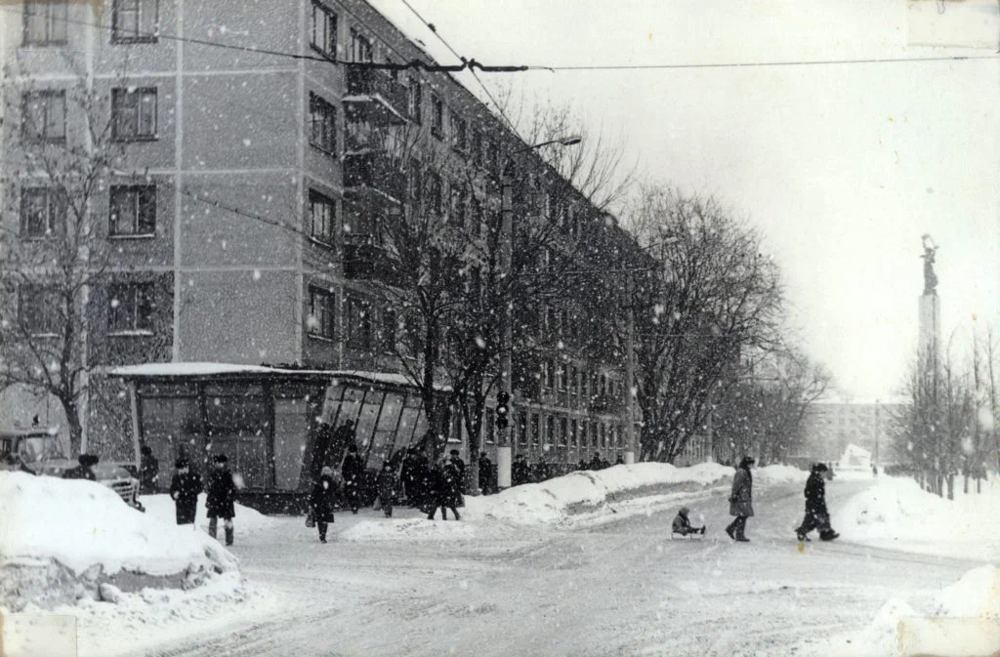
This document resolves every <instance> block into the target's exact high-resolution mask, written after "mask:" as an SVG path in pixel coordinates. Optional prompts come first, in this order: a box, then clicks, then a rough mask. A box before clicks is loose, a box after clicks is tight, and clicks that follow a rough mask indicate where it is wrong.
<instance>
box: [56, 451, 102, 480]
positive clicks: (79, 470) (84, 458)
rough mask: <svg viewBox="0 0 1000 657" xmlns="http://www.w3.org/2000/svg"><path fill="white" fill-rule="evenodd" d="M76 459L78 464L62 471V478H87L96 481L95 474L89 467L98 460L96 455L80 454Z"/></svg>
mask: <svg viewBox="0 0 1000 657" xmlns="http://www.w3.org/2000/svg"><path fill="white" fill-rule="evenodd" d="M76 461H77V463H79V465H78V466H76V467H75V468H70V469H69V470H67V471H66V472H64V473H63V476H62V478H63V479H88V480H90V481H97V475H95V474H94V471H93V470H92V469H91V468H93V467H94V466H95V465H97V464H98V463H99V462H100V459H98V458H97V455H95V454H80V456H79V458H77V459H76Z"/></svg>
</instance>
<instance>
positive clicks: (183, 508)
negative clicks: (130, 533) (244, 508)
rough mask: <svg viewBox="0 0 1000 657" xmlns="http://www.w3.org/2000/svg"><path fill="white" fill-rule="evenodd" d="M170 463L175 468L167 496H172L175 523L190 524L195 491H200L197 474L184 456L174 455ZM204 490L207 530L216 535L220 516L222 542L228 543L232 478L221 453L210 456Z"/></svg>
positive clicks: (233, 492) (233, 495)
mask: <svg viewBox="0 0 1000 657" xmlns="http://www.w3.org/2000/svg"><path fill="white" fill-rule="evenodd" d="M174 467H175V468H176V470H177V472H176V473H175V474H174V476H173V479H172V480H171V482H170V497H171V499H173V500H174V505H175V511H176V517H177V524H178V525H193V524H194V520H195V515H196V513H197V510H198V495H200V494H201V493H202V492H203V491H204V487H203V485H202V481H201V475H199V474H198V473H197V472H194V471H193V470H192V469H191V464H190V463H189V462H188V461H187V459H183V458H181V459H178V460H177V461H176V462H175V463H174ZM207 493H208V494H207V495H206V499H205V510H206V512H207V514H208V533H209V534H211V535H212V538H218V531H219V519H220V518H221V519H222V523H223V527H224V531H225V536H226V545H232V544H233V538H234V534H235V527H234V525H233V519H234V518H235V517H236V482H235V481H234V480H233V473H232V472H231V471H230V470H229V459H228V457H226V455H225V454H217V455H216V456H215V458H213V459H212V470H211V471H210V472H209V474H208V491H207Z"/></svg>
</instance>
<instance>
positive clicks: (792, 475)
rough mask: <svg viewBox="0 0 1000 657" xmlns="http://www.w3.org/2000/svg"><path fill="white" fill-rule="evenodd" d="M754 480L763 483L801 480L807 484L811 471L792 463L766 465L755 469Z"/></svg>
mask: <svg viewBox="0 0 1000 657" xmlns="http://www.w3.org/2000/svg"><path fill="white" fill-rule="evenodd" d="M753 478H754V482H755V483H756V482H760V483H762V484H787V483H795V482H801V483H802V484H803V485H805V482H806V479H808V478H809V473H808V472H806V471H805V470H800V469H799V468H796V467H793V466H790V465H765V466H763V467H760V468H756V469H755V470H753Z"/></svg>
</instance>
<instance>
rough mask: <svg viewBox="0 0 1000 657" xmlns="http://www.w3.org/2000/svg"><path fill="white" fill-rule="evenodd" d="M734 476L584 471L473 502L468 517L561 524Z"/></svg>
mask: <svg viewBox="0 0 1000 657" xmlns="http://www.w3.org/2000/svg"><path fill="white" fill-rule="evenodd" d="M732 474H733V469H732V468H730V467H727V466H723V465H719V464H717V463H701V464H698V465H695V466H692V467H689V468H678V467H675V466H673V465H670V464H668V463H637V464H634V465H617V466H614V467H611V468H608V469H606V470H598V471H590V470H581V471H578V472H571V473H570V474H567V475H564V476H562V477H556V478H554V479H550V480H548V481H544V482H541V483H538V484H524V485H521V486H515V487H513V488H510V489H508V490H506V491H504V492H502V493H500V494H498V495H490V496H486V497H467V498H466V500H465V503H466V514H467V516H468V517H469V518H470V519H480V518H492V519H496V520H503V521H505V522H509V523H512V524H516V525H545V524H553V523H560V522H565V521H566V520H567V519H569V518H570V517H572V516H575V515H579V514H586V513H593V512H597V511H605V510H607V508H608V504H609V503H612V502H619V501H625V500H628V499H630V498H636V497H647V496H653V495H657V494H663V493H679V492H680V493H683V492H687V493H690V492H693V491H701V490H704V488H705V487H707V486H710V485H711V484H717V483H720V482H721V480H722V479H724V478H725V477H730V476H732Z"/></svg>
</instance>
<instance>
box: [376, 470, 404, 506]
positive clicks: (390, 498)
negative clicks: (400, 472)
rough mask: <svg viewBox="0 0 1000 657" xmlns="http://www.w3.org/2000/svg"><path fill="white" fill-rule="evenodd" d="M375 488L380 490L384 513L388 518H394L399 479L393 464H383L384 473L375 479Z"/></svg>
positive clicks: (379, 496)
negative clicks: (393, 510) (393, 511)
mask: <svg viewBox="0 0 1000 657" xmlns="http://www.w3.org/2000/svg"><path fill="white" fill-rule="evenodd" d="M375 487H376V488H377V489H378V500H379V503H380V504H381V505H382V513H384V514H385V517H386V518H391V517H392V506H393V504H395V503H396V492H397V490H398V489H399V479H398V478H397V477H396V472H395V470H393V467H392V463H390V462H389V461H386V462H385V463H383V464H382V472H380V473H378V477H376V478H375Z"/></svg>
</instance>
